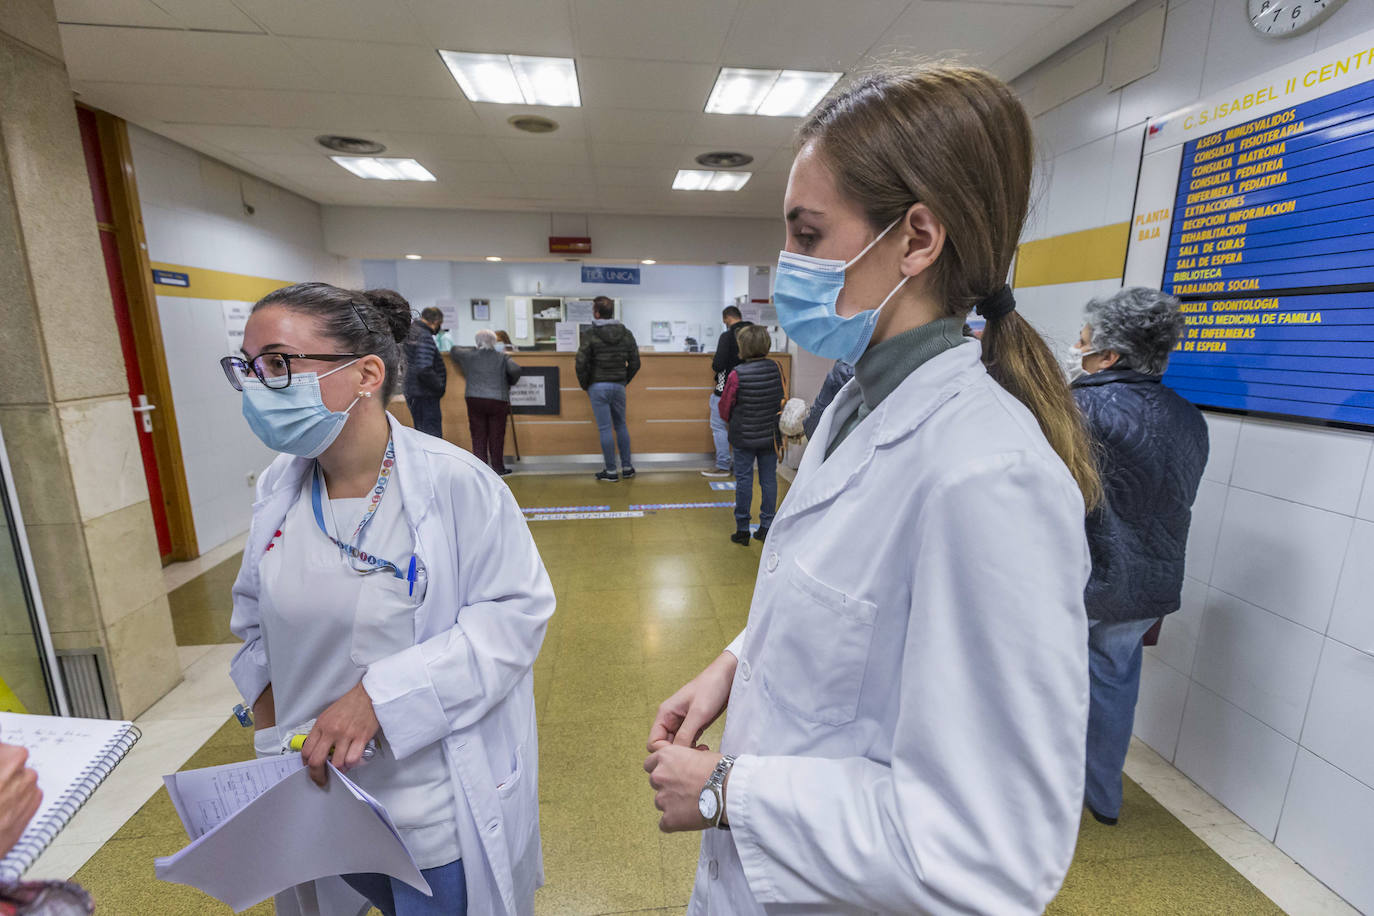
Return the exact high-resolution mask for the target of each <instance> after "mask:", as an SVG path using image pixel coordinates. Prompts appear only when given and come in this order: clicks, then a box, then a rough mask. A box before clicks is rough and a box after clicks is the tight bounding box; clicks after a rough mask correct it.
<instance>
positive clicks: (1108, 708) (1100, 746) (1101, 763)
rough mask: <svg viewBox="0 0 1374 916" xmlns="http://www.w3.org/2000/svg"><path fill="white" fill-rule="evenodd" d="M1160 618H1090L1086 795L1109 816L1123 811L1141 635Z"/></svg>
mask: <svg viewBox="0 0 1374 916" xmlns="http://www.w3.org/2000/svg"><path fill="white" fill-rule="evenodd" d="M1156 619H1157V618H1154V617H1150V618H1148V619H1146V620H1122V621H1106V620H1089V621H1088V676H1089V680H1090V686H1089V691H1088V771H1087V781H1086V783H1085V785H1084V790H1083V794H1084V796H1085V799H1086V801H1087V803H1088V807H1090V808H1092V809H1093V810H1094V811H1096V812H1097V813H1098V814H1101V815H1102V816H1103V817H1116V816H1118V815H1119V814H1120V813H1121V768H1122V767H1123V766H1124V765H1125V763H1126V751H1127V750H1128V749H1129V748H1130V746H1131V727H1132V726H1133V725H1134V724H1135V701H1136V697H1137V696H1138V695H1139V694H1140V657H1141V655H1142V654H1143V651H1144V650H1143V647H1142V645H1141V637H1143V636H1144V635H1145V631H1146V630H1148V629H1149V628H1150V627H1152V626H1154V622H1155V620H1156Z"/></svg>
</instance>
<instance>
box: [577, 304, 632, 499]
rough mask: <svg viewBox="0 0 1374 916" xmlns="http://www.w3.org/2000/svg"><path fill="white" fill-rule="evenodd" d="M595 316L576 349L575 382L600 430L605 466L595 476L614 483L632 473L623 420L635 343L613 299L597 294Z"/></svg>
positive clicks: (593, 311) (625, 427)
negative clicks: (617, 461)
mask: <svg viewBox="0 0 1374 916" xmlns="http://www.w3.org/2000/svg"><path fill="white" fill-rule="evenodd" d="M592 315H593V316H595V320H594V321H593V322H592V327H591V329H590V330H588V331H587V332H586V333H584V334H583V335H582V346H581V347H580V348H578V351H577V362H576V366H577V383H578V384H579V385H581V386H582V390H583V391H585V392H587V397H589V398H590V399H591V402H592V415H593V416H595V417H596V428H597V431H598V432H599V433H600V434H601V457H602V458H603V459H604V460H605V462H606V469H605V470H603V471H597V473H596V479H597V480H601V481H606V482H608V483H614V482H615V481H617V480H619V479H620V478H621V477H625V478H626V479H629V478H631V477H633V476H635V467H634V462H633V461H631V459H630V430H629V427H628V426H626V424H625V386H626V385H628V384H630V382H631V381H632V380H633V379H634V377H635V373H637V372H639V344H638V343H636V342H635V336H634V334H632V333H630V329H629V328H627V327H625V325H623V324H621V323H620V322H619V321H616V320H615V318H614V317H613V316H614V315H615V303H614V302H612V301H611V300H610V298H609V297H607V296H597V297H596V299H595V301H594V302H593V303H592ZM617 441H619V443H620V470H619V472H617V471H616V466H615V447H616V442H617Z"/></svg>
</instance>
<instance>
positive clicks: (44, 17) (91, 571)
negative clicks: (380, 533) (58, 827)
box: [0, 0, 180, 717]
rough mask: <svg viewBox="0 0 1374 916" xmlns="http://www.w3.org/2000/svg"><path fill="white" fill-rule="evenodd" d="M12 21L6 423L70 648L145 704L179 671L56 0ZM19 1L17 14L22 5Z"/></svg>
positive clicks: (3, 200) (8, 49)
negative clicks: (91, 654) (98, 655)
mask: <svg viewBox="0 0 1374 916" xmlns="http://www.w3.org/2000/svg"><path fill="white" fill-rule="evenodd" d="M4 9H5V16H4V17H3V20H0V289H3V290H4V294H3V297H0V327H3V328H4V333H3V334H0V429H3V431H4V435H5V442H6V445H7V448H8V450H9V454H10V461H11V463H12V464H13V466H14V471H15V478H16V479H15V485H16V489H17V490H18V494H19V499H20V503H21V507H22V510H23V513H24V520H25V523H26V525H27V531H28V537H29V542H30V546H31V548H32V551H33V559H34V566H35V568H36V570H37V573H38V579H39V587H40V589H41V590H42V594H43V599H44V603H45V605H46V607H47V613H48V620H49V624H50V626H51V629H52V634H53V641H54V643H55V645H56V646H57V648H58V649H59V650H60V649H88V648H103V649H105V651H106V652H107V654H108V657H109V661H110V667H111V669H112V670H113V672H114V679H115V684H114V685H113V687H114V689H115V692H116V694H117V696H118V700H119V706H120V707H121V712H122V714H123V715H124V716H126V717H132V716H134V715H137V714H138V713H140V712H142V711H143V710H144V709H146V708H147V707H148V706H150V705H151V704H152V703H153V702H154V701H156V700H157V699H158V698H159V697H161V696H162V695H163V694H164V693H166V691H167V690H168V689H170V688H171V687H172V686H173V685H174V684H175V683H176V682H177V681H178V680H179V678H180V667H179V665H178V663H177V653H176V645H175V640H174V638H173V635H172V623H171V616H170V613H169V611H168V607H167V596H166V589H165V588H164V587H163V584H162V581H163V580H162V573H161V565H160V561H159V559H158V550H157V543H156V538H155V536H154V532H153V523H152V514H151V510H150V507H149V502H148V492H147V486H146V484H145V482H144V478H143V470H142V463H141V459H140V457H139V449H138V442H137V440H136V437H135V432H134V425H133V418H132V416H131V413H130V409H129V408H130V403H129V398H128V393H127V392H128V384H127V381H126V378H125V374H124V363H123V359H122V358H121V355H120V349H119V338H118V335H117V333H116V330H115V325H114V317H113V315H114V313H113V309H112V307H111V304H110V296H109V288H108V286H107V283H106V279H105V271H104V266H103V263H102V258H101V254H100V248H99V241H98V239H97V234H96V226H95V216H94V211H93V209H92V204H91V194H90V186H89V184H88V181H87V177H86V170H85V163H84V160H83V156H82V151H81V141H80V135H79V133H78V130H77V123H76V114H75V110H74V108H73V99H72V93H71V89H70V86H69V83H68V79H67V70H66V67H65V65H64V64H63V61H62V57H61V52H62V49H61V42H60V40H59V38H58V32H57V22H56V17H55V14H54V12H53V8H52V3H51V0H15V2H9V0H7V2H5V4H4ZM11 13H13V15H11Z"/></svg>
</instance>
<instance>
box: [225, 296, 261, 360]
mask: <svg viewBox="0 0 1374 916" xmlns="http://www.w3.org/2000/svg"><path fill="white" fill-rule="evenodd" d="M220 305H221V307H222V308H223V309H224V334H225V337H226V338H227V339H228V341H229V349H228V350H227V351H226V352H227V353H228V354H229V355H230V356H240V355H242V352H243V329H244V328H245V327H246V326H247V325H248V316H249V315H250V314H252V312H253V303H251V302H234V301H231V300H229V299H224V300H221V302H220Z"/></svg>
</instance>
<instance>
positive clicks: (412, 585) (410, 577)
mask: <svg viewBox="0 0 1374 916" xmlns="http://www.w3.org/2000/svg"><path fill="white" fill-rule="evenodd" d="M415 559H416V557H415V554H411V555H410V571H409V572H407V573H406V581H408V582H409V583H410V596H411V597H412V598H414V597H415Z"/></svg>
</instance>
